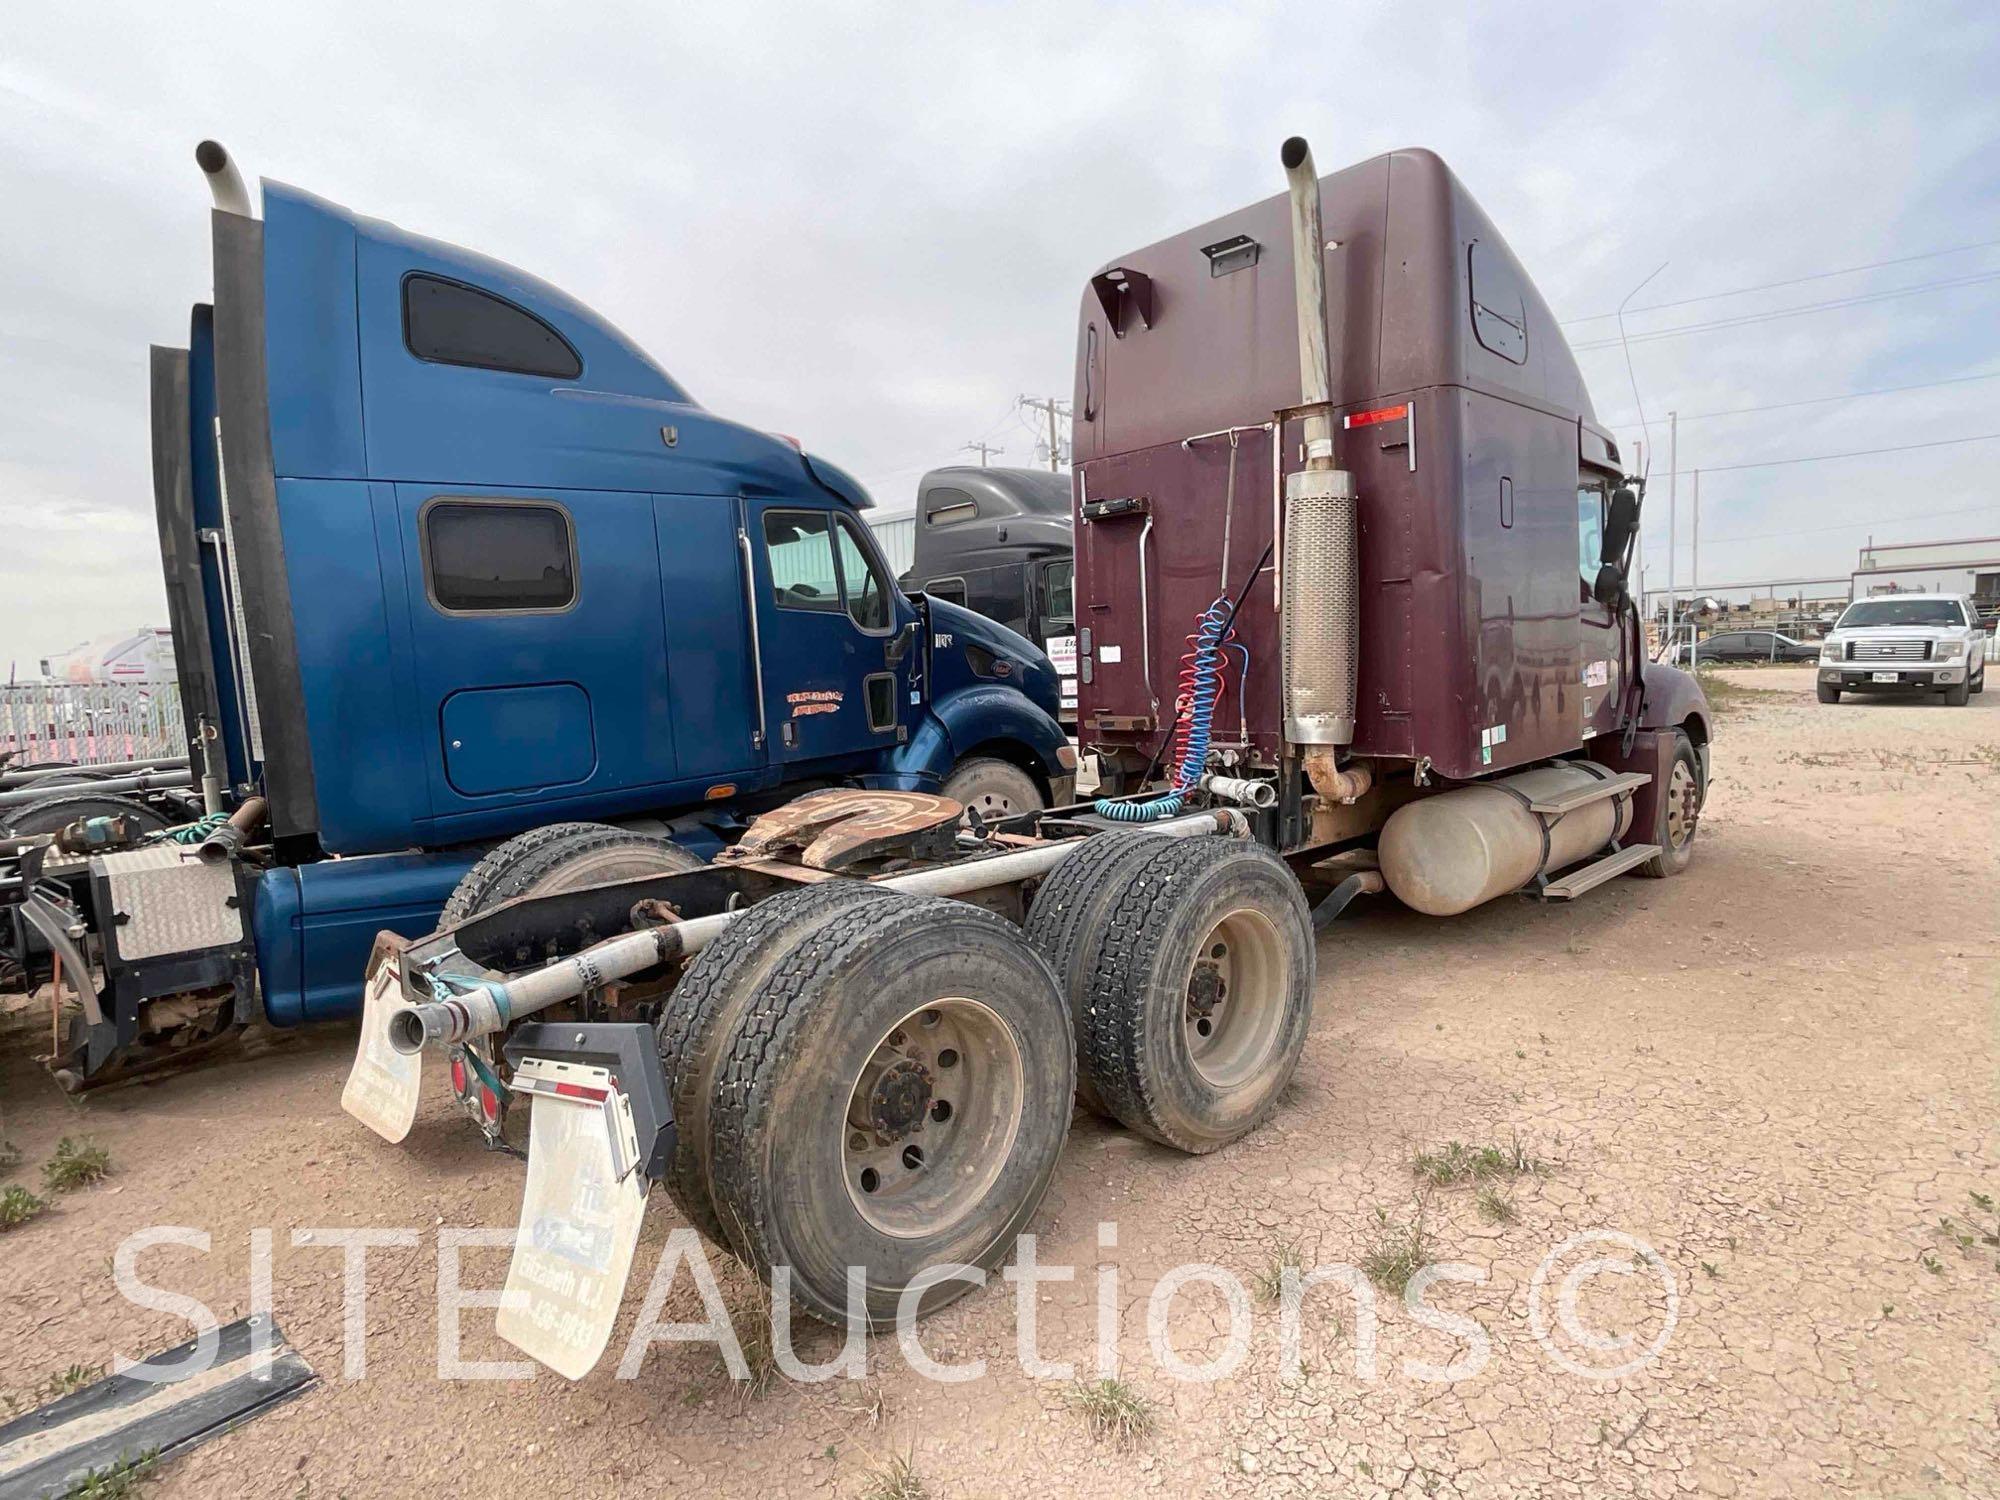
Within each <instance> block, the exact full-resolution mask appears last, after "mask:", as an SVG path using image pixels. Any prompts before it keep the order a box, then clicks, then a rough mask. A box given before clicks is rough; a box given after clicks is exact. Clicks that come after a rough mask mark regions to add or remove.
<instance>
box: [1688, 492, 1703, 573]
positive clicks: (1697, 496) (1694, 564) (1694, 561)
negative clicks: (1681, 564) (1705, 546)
mask: <svg viewBox="0 0 2000 1500" xmlns="http://www.w3.org/2000/svg"><path fill="white" fill-rule="evenodd" d="M1688 576H1689V577H1690V579H1691V580H1692V581H1691V582H1690V583H1689V584H1688V587H1689V588H1690V589H1698V588H1700V587H1701V470H1699V469H1696V470H1695V471H1694V555H1693V556H1692V557H1691V558H1689V559H1688Z"/></svg>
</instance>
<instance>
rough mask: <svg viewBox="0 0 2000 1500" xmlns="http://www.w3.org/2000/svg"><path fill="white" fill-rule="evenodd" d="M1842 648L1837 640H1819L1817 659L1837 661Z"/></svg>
mask: <svg viewBox="0 0 2000 1500" xmlns="http://www.w3.org/2000/svg"><path fill="white" fill-rule="evenodd" d="M1843 649H1844V648H1843V647H1842V646H1841V644H1840V642H1838V641H1821V642H1820V646H1819V659H1820V660H1821V661H1839V660H1840V657H1841V652H1842V650H1843Z"/></svg>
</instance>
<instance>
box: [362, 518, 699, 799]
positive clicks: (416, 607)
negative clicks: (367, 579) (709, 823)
mask: <svg viewBox="0 0 2000 1500" xmlns="http://www.w3.org/2000/svg"><path fill="white" fill-rule="evenodd" d="M396 501H397V509H398V512H399V515H400V518H401V529H402V534H403V540H404V546H405V549H406V550H405V556H406V569H407V572H406V576H407V577H408V579H409V580H410V591H409V592H410V601H409V611H410V644H411V648H412V649H411V653H410V658H411V662H412V669H411V670H412V672H413V674H414V678H415V688H416V712H417V713H418V714H419V715H421V717H422V720H423V721H424V722H425V724H426V726H427V728H428V734H427V735H420V738H430V739H431V743H432V744H433V745H434V746H435V747H436V748H435V749H434V750H433V751H432V752H431V753H430V754H429V755H427V756H426V760H427V762H428V764H429V767H430V780H431V807H432V812H433V815H434V816H435V817H437V818H439V819H446V818H449V817H452V816H454V815H463V814H468V813H477V812H480V811H482V810H486V809H490V808H493V807H495V806H501V805H505V804H507V803H510V802H522V801H529V800H543V799H547V798H549V797H561V798H566V797H573V796H574V797H583V796H589V797H598V796H602V795H604V794H609V793H615V792H620V791H628V790H631V789H634V788H638V787H642V786H645V785H648V784H651V783H657V782H667V781H672V780H674V779H675V776H676V760H675V753H674V716H673V707H672V700H671V696H670V694H669V691H668V681H667V652H666V640H665V637H664V629H663V624H662V620H661V611H660V573H659V565H658V563H657V561H656V553H655V543H654V522H653V497H652V496H651V495H641V494H623V493H614V492H597V491H587V490H547V491H538V490H535V489H533V488H509V489H506V490H504V491H503V490H498V489H494V488H491V487H489V486H483V485H449V486H444V485H413V484H398V485H397V486H396ZM369 690H370V689H368V688H367V687H365V686H363V685H357V687H356V691H369Z"/></svg>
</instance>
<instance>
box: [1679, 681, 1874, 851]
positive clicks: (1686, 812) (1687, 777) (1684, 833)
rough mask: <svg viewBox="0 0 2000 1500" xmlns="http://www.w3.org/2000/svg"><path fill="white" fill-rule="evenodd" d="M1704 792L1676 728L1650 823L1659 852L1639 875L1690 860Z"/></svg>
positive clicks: (1697, 769)
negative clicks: (1664, 779) (1656, 811)
mask: <svg viewBox="0 0 2000 1500" xmlns="http://www.w3.org/2000/svg"><path fill="white" fill-rule="evenodd" d="M1821 691H1822V692H1823V691H1824V689H1822V690H1821ZM1836 696H1838V695H1837V694H1836ZM1707 795H1708V788H1707V787H1706V785H1705V784H1704V783H1703V781H1702V775H1701V763H1700V761H1698V760H1697V759H1696V758H1695V753H1694V744H1693V742H1692V741H1691V740H1689V739H1688V737H1687V732H1686V731H1685V730H1680V729H1676V730H1675V731H1674V758H1673V761H1672V763H1671V764H1670V765H1669V767H1668V769H1667V784H1666V788H1665V790H1664V791H1663V792H1662V793H1661V795H1660V798H1659V801H1658V803H1657V804H1656V805H1657V807H1658V809H1659V815H1658V817H1657V818H1656V820H1655V822H1654V825H1653V833H1652V842H1654V843H1655V844H1658V845H1659V846H1660V852H1659V853H1658V854H1656V855H1654V856H1653V857H1652V858H1651V859H1649V860H1647V861H1646V862H1645V863H1644V864H1643V865H1641V866H1639V873H1640V874H1641V875H1644V876H1646V877H1648V878H1649V879H1652V880H1666V879H1669V878H1670V877H1672V876H1675V875H1678V874H1680V873H1681V871H1683V870H1685V869H1686V868H1687V867H1688V866H1689V865H1690V864H1691V863H1693V861H1694V835H1695V829H1696V828H1697V827H1698V826H1699V825H1700V822H1701V807H1702V803H1703V802H1704V801H1706V800H1707Z"/></svg>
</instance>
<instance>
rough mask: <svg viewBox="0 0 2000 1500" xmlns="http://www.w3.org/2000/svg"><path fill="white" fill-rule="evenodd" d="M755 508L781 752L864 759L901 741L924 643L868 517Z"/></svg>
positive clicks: (774, 725)
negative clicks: (882, 556)
mask: <svg viewBox="0 0 2000 1500" xmlns="http://www.w3.org/2000/svg"><path fill="white" fill-rule="evenodd" d="M749 519H750V527H749V540H750V543H751V551H752V553H753V556H754V559H755V563H756V568H757V574H758V577H757V623H758V654H759V658H760V670H761V674H762V677H763V685H764V716H765V721H766V724H767V726H768V734H769V738H770V748H771V754H772V756H773V758H774V760H776V761H777V762H779V763H783V764H788V765H797V764H799V763H801V762H808V761H826V762H836V761H844V762H847V763H849V764H856V763H859V762H860V761H861V760H862V759H864V758H865V757H868V756H870V755H872V754H873V753H874V752H877V751H880V750H883V749H887V748H890V747H892V746H894V745H896V744H898V743H899V742H900V741H901V740H902V739H903V738H904V737H905V732H904V728H903V725H904V722H905V720H904V706H905V705H906V704H907V702H908V700H909V694H910V691H911V684H912V673H913V672H914V670H915V664H916V662H917V661H918V659H919V658H920V657H921V656H922V652H921V651H920V650H919V649H918V646H917V642H916V640H915V638H914V637H915V627H916V615H915V611H914V610H912V609H911V607H910V606H909V604H908V602H907V601H906V600H904V599H903V597H902V596H901V595H900V594H899V593H897V592H896V591H895V589H894V588H893V587H892V586H891V585H890V583H889V572H888V569H887V568H885V567H884V566H883V565H882V562H881V559H880V558H879V557H878V556H877V555H876V553H875V550H874V544H873V542H872V541H871V540H870V539H869V537H868V535H867V533H866V530H865V528H863V527H862V526H861V524H860V523H859V522H858V521H856V520H855V519H854V518H853V517H851V516H848V515H846V514H844V513H841V512H839V511H836V510H833V509H832V508H830V507H825V506H814V505H802V504H798V503H796V502H790V501H776V500H771V501H752V502H750V503H749ZM835 768H836V767H833V766H831V765H830V766H829V769H835Z"/></svg>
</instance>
